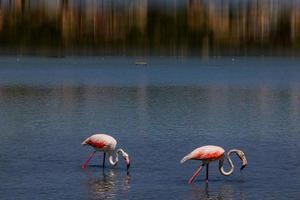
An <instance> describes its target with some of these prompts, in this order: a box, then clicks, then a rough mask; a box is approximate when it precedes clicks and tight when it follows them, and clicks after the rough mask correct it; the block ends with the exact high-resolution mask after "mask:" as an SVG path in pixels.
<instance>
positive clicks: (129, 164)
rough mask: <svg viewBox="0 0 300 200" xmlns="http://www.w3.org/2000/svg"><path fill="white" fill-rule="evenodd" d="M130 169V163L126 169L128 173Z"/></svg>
mask: <svg viewBox="0 0 300 200" xmlns="http://www.w3.org/2000/svg"><path fill="white" fill-rule="evenodd" d="M129 167H130V163H129V164H128V165H127V167H126V169H127V171H128V170H129Z"/></svg>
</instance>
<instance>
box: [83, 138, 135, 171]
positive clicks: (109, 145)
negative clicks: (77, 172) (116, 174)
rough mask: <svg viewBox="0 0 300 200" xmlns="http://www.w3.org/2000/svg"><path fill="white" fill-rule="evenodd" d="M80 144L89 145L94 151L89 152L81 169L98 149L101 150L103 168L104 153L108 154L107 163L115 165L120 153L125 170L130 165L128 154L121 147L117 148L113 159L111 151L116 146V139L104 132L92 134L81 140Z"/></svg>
mask: <svg viewBox="0 0 300 200" xmlns="http://www.w3.org/2000/svg"><path fill="white" fill-rule="evenodd" d="M82 145H90V146H92V147H93V148H94V151H93V152H92V153H91V154H90V156H89V158H88V159H87V160H86V161H85V162H84V163H83V164H82V165H81V168H82V169H85V168H86V166H87V164H88V163H89V161H90V160H91V159H92V157H93V156H94V154H95V153H96V152H97V151H99V152H101V151H102V152H103V168H104V166H105V156H106V153H108V155H109V163H110V164H111V165H112V166H115V165H116V164H117V163H118V161H119V154H120V153H121V154H122V156H123V158H124V160H125V163H126V168H127V170H128V169H129V167H130V160H129V155H128V154H127V153H126V152H125V151H124V150H123V149H117V150H116V152H115V160H114V159H113V152H114V150H115V148H116V145H117V141H116V140H115V138H113V137H112V136H110V135H106V134H94V135H92V136H90V137H88V138H87V139H85V140H84V141H83V142H82Z"/></svg>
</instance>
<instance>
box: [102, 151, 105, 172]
mask: <svg viewBox="0 0 300 200" xmlns="http://www.w3.org/2000/svg"><path fill="white" fill-rule="evenodd" d="M105 156H106V153H105V152H104V153H103V162H102V165H103V168H104V167H105Z"/></svg>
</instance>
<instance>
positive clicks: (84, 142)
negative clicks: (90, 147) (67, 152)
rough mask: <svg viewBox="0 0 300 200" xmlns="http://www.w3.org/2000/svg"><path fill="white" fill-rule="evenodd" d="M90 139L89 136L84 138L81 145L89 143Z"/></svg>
mask: <svg viewBox="0 0 300 200" xmlns="http://www.w3.org/2000/svg"><path fill="white" fill-rule="evenodd" d="M88 141H89V138H87V139H86V140H84V141H83V142H82V143H81V145H87V144H88Z"/></svg>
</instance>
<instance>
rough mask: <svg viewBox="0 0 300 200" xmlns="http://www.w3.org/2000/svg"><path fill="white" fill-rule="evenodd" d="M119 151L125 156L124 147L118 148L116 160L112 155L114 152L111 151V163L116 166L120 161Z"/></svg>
mask: <svg viewBox="0 0 300 200" xmlns="http://www.w3.org/2000/svg"><path fill="white" fill-rule="evenodd" d="M119 153H122V155H123V156H124V153H125V152H124V150H123V149H118V150H117V151H116V156H115V160H113V155H112V152H109V163H110V164H111V165H112V166H115V165H116V164H117V163H118V162H119Z"/></svg>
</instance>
